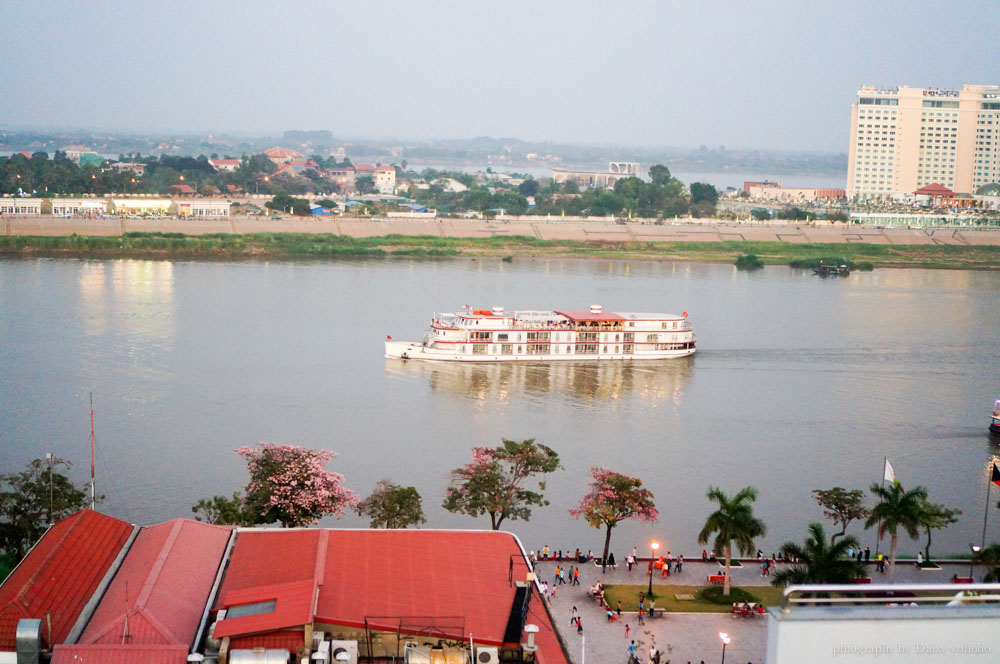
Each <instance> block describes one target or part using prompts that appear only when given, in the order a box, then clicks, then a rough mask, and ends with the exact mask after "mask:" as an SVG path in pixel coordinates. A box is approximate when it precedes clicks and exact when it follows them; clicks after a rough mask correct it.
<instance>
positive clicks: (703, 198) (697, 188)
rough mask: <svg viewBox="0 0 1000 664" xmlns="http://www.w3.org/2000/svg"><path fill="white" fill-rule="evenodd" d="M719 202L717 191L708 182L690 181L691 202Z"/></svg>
mask: <svg viewBox="0 0 1000 664" xmlns="http://www.w3.org/2000/svg"><path fill="white" fill-rule="evenodd" d="M718 202H719V192H718V191H716V189H715V187H714V186H712V185H710V184H704V183H702V182H692V183H691V204H692V205H694V204H696V203H711V204H712V205H715V204H716V203H718Z"/></svg>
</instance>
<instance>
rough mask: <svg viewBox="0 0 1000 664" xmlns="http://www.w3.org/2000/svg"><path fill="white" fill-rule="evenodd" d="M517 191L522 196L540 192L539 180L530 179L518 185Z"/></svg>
mask: <svg viewBox="0 0 1000 664" xmlns="http://www.w3.org/2000/svg"><path fill="white" fill-rule="evenodd" d="M517 193H519V194H521V195H522V196H534V195H535V194H537V193H538V180H535V179H528V180H525V181H524V182H522V183H521V184H519V185H517Z"/></svg>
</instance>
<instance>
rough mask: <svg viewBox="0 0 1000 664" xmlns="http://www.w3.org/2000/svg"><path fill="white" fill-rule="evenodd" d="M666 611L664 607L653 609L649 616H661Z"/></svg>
mask: <svg viewBox="0 0 1000 664" xmlns="http://www.w3.org/2000/svg"><path fill="white" fill-rule="evenodd" d="M666 612H667V610H666V609H653V615H652V616H650V617H651V618H662V617H663V614H664V613H666Z"/></svg>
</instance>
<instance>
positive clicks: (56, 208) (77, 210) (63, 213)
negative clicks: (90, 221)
mask: <svg viewBox="0 0 1000 664" xmlns="http://www.w3.org/2000/svg"><path fill="white" fill-rule="evenodd" d="M107 211H108V202H107V200H105V199H103V198H53V199H52V214H54V215H55V216H57V217H101V216H104V214H105V213H106V212H107Z"/></svg>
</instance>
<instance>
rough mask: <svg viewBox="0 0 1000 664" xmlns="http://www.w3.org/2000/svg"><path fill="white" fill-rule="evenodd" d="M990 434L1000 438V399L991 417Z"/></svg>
mask: <svg viewBox="0 0 1000 664" xmlns="http://www.w3.org/2000/svg"><path fill="white" fill-rule="evenodd" d="M990 433H995V434H997V435H998V436H1000V399H997V402H996V404H995V407H994V408H993V414H992V415H990Z"/></svg>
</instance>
